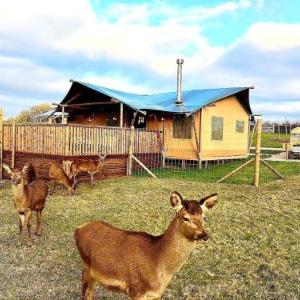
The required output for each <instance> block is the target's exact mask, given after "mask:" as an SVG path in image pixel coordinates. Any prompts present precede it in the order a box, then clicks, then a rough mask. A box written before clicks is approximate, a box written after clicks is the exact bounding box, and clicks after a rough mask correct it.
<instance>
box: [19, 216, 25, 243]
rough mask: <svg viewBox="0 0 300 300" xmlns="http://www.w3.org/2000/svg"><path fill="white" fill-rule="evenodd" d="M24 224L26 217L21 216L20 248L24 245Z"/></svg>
mask: <svg viewBox="0 0 300 300" xmlns="http://www.w3.org/2000/svg"><path fill="white" fill-rule="evenodd" d="M24 222H25V215H24V214H19V244H20V246H22V244H23V234H24Z"/></svg>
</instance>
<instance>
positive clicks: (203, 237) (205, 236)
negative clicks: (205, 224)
mask: <svg viewBox="0 0 300 300" xmlns="http://www.w3.org/2000/svg"><path fill="white" fill-rule="evenodd" d="M194 238H195V240H203V241H207V240H208V239H209V235H208V234H207V232H206V231H202V232H199V233H196V234H195V235H194Z"/></svg>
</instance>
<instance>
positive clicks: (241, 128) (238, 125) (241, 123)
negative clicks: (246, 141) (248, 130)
mask: <svg viewBox="0 0 300 300" xmlns="http://www.w3.org/2000/svg"><path fill="white" fill-rule="evenodd" d="M244 128H245V122H244V121H236V125H235V131H236V132H244Z"/></svg>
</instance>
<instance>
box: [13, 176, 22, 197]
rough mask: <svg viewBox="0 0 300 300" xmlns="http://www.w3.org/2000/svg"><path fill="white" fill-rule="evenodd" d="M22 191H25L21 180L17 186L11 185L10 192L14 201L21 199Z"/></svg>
mask: <svg viewBox="0 0 300 300" xmlns="http://www.w3.org/2000/svg"><path fill="white" fill-rule="evenodd" d="M24 190H25V184H24V181H23V180H22V181H21V183H19V184H13V185H12V192H13V195H14V197H15V199H16V200H19V199H21V198H22V197H23V195H24Z"/></svg>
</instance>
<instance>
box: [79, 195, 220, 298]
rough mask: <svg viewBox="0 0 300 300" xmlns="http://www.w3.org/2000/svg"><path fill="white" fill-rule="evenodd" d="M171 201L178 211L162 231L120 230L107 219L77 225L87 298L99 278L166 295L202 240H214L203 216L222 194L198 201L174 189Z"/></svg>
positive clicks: (128, 290)
mask: <svg viewBox="0 0 300 300" xmlns="http://www.w3.org/2000/svg"><path fill="white" fill-rule="evenodd" d="M170 200H171V205H172V206H173V208H174V209H175V210H176V216H175V218H174V219H173V221H172V222H171V224H170V225H169V227H168V228H167V230H166V231H165V232H164V233H163V234H162V235H160V236H152V235H150V234H147V233H144V232H133V231H126V230H122V229H118V228H115V227H113V226H112V225H110V224H107V223H104V222H101V221H96V222H91V223H87V224H84V225H82V226H80V227H78V228H77V229H76V230H75V239H76V244H77V247H78V250H79V253H80V257H81V260H82V264H83V272H82V290H81V299H87V300H91V299H93V290H94V284H95V282H99V283H100V284H101V285H102V286H104V287H106V288H108V289H110V290H114V291H118V292H122V293H125V294H127V295H128V296H130V297H131V299H134V300H142V299H161V297H162V295H163V293H164V291H165V289H166V286H167V285H168V283H169V282H170V281H171V279H172V276H173V274H174V273H176V272H177V271H179V269H180V268H181V266H182V265H183V264H184V263H185V261H186V260H187V258H188V256H189V254H190V252H191V251H192V250H193V249H194V247H195V246H196V242H197V241H199V240H207V239H208V234H207V233H206V231H205V230H204V221H203V217H204V212H205V211H206V210H207V209H210V208H211V207H213V206H214V205H215V203H216V202H217V194H213V195H210V196H208V197H206V198H203V199H201V200H200V201H195V200H183V198H182V196H181V195H180V194H179V193H177V192H173V193H172V194H171V196H170Z"/></svg>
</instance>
